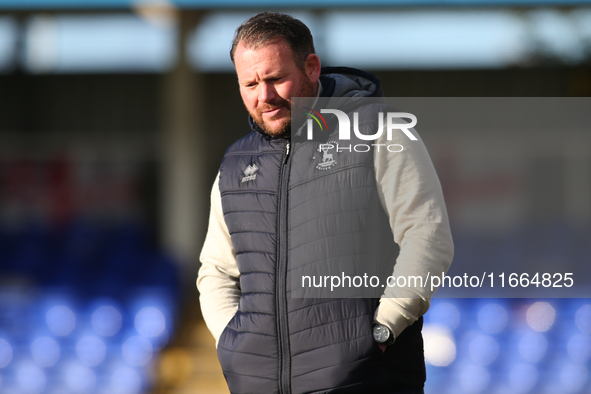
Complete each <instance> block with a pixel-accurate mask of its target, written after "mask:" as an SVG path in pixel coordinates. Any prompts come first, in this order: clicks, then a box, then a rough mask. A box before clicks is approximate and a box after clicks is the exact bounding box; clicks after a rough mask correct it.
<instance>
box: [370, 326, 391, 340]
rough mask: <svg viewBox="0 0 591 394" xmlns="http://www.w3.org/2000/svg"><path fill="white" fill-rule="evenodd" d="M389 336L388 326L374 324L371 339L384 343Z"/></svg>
mask: <svg viewBox="0 0 591 394" xmlns="http://www.w3.org/2000/svg"><path fill="white" fill-rule="evenodd" d="M389 336H390V331H389V330H388V327H386V326H383V325H381V324H379V325H376V326H375V327H374V329H373V339H374V340H375V341H376V342H378V343H384V342H386V341H387V340H388V337H389Z"/></svg>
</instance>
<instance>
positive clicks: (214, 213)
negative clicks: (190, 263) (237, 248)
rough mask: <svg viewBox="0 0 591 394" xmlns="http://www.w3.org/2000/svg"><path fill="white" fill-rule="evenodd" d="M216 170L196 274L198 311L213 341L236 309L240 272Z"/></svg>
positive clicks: (238, 296)
mask: <svg viewBox="0 0 591 394" xmlns="http://www.w3.org/2000/svg"><path fill="white" fill-rule="evenodd" d="M219 176H220V174H219V173H218V175H217V177H216V179H215V182H214V184H213V188H212V190H211V210H210V214H209V226H208V229H207V235H206V237H205V243H204V244H203V249H202V251H201V256H200V260H201V268H200V269H199V274H198V277H197V288H198V290H199V302H200V304H201V313H202V314H203V318H204V320H205V323H206V324H207V327H208V328H209V331H211V333H212V335H213V337H214V338H215V341H216V346H217V343H218V340H219V338H220V335H221V334H222V331H223V330H224V328H225V327H226V325H227V324H228V322H229V321H230V320H231V319H232V317H233V316H234V314H235V313H236V311H237V310H238V302H239V300H240V294H241V292H240V282H239V278H240V272H239V271H238V264H237V263H236V254H235V253H234V249H233V247H232V242H231V240H230V233H229V231H228V227H227V226H226V222H225V220H224V215H223V212H222V199H221V194H220V188H219Z"/></svg>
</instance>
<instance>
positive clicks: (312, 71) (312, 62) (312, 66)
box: [305, 53, 320, 83]
mask: <svg viewBox="0 0 591 394" xmlns="http://www.w3.org/2000/svg"><path fill="white" fill-rule="evenodd" d="M305 71H306V75H307V76H308V78H309V79H310V82H312V83H315V82H316V81H318V78H320V58H319V57H318V55H316V54H315V53H311V54H309V55H308V57H307V58H306V68H305Z"/></svg>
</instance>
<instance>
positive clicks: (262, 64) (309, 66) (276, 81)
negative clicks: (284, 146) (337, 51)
mask: <svg viewBox="0 0 591 394" xmlns="http://www.w3.org/2000/svg"><path fill="white" fill-rule="evenodd" d="M317 59H318V57H317V56H316V55H310V56H309V57H308V60H307V61H306V67H305V70H301V69H299V68H298V67H297V65H296V62H295V59H294V56H293V53H292V50H291V48H290V47H289V45H288V44H287V43H286V42H285V40H283V39H277V40H274V41H271V42H269V43H268V44H266V45H264V46H262V47H260V48H257V49H251V48H246V47H245V46H244V45H243V43H242V42H240V43H239V44H238V47H237V48H236V53H235V55H234V64H235V66H236V74H237V75H238V84H239V85H240V95H241V96H242V101H243V102H244V106H245V107H246V110H247V111H248V113H249V114H250V116H252V117H253V119H254V120H255V122H256V123H257V124H258V125H259V126H260V128H261V129H263V131H264V132H265V133H267V134H268V135H270V136H272V137H278V136H287V135H289V133H290V131H291V98H292V97H314V96H315V95H316V81H317V80H318V76H317V75H316V74H318V75H319V73H320V62H319V61H318V64H317V68H318V70H316V60H317Z"/></svg>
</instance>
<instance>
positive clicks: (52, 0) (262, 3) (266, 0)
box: [0, 0, 591, 11]
mask: <svg viewBox="0 0 591 394" xmlns="http://www.w3.org/2000/svg"><path fill="white" fill-rule="evenodd" d="M162 2H165V3H168V4H170V5H172V6H175V7H178V8H195V9H220V8H222V9H223V8H260V7H272V8H277V6H278V4H277V1H276V0H249V1H246V0H160V3H162ZM146 3H148V4H150V3H152V1H150V0H148V1H145V0H144V1H142V0H140V1H138V0H0V10H4V11H7V10H14V11H22V10H36V9H45V10H47V9H56V10H60V9H82V10H83V9H112V8H116V9H122V8H130V9H131V8H134V7H136V6H138V5H141V4H146ZM280 5H281V7H292V8H294V7H295V8H298V7H305V8H333V7H363V8H367V7H384V6H581V5H591V0H285V1H282V2H281V3H280Z"/></svg>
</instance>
